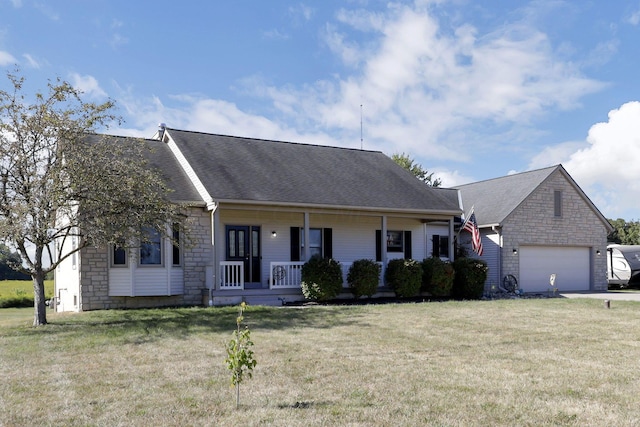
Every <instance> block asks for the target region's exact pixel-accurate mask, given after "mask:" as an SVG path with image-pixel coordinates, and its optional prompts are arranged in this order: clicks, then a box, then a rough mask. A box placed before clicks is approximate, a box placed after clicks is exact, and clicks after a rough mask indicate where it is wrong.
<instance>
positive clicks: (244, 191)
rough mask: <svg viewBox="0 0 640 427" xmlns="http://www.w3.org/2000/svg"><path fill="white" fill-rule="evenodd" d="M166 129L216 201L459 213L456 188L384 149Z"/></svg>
mask: <svg viewBox="0 0 640 427" xmlns="http://www.w3.org/2000/svg"><path fill="white" fill-rule="evenodd" d="M166 134H167V135H168V136H169V137H170V138H171V139H172V140H173V141H174V142H175V143H176V145H177V146H178V148H179V149H180V151H181V152H182V154H183V155H184V157H185V158H186V160H187V161H188V162H189V164H190V165H191V167H192V168H193V170H194V171H195V173H196V175H197V176H198V178H199V179H200V181H201V182H202V184H203V185H204V187H205V188H206V189H207V191H208V192H209V194H210V195H211V196H212V198H213V199H214V200H216V201H236V202H237V201H246V202H247V203H265V204H288V205H291V204H299V205H318V206H335V207H337V208H339V207H349V208H350V209H353V208H354V207H362V208H365V209H372V208H376V209H381V210H384V209H392V210H398V209H400V210H409V211H416V212H425V213H427V212H426V211H431V212H438V213H445V212H446V213H451V214H457V213H459V212H460V207H459V200H458V191H457V190H455V189H442V188H432V187H429V186H427V185H425V184H424V183H422V182H421V181H419V180H418V179H416V178H415V177H414V176H413V175H412V174H410V173H409V172H407V171H406V170H404V169H403V168H401V167H399V166H398V165H397V164H396V163H395V162H394V161H393V160H391V159H390V158H389V157H388V156H386V155H385V154H383V153H382V152H379V151H366V150H357V149H349V148H337V147H328V146H320V145H309V144H300V143H292V142H281V141H270V140H262V139H254V138H242V137H235V136H225V135H215V134H207V133H200V132H191V131H183V130H177V129H166Z"/></svg>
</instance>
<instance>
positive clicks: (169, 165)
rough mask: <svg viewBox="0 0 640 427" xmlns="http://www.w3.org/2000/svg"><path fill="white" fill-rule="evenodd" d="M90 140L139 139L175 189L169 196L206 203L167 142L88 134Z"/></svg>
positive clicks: (115, 140) (113, 141) (151, 159)
mask: <svg viewBox="0 0 640 427" xmlns="http://www.w3.org/2000/svg"><path fill="white" fill-rule="evenodd" d="M87 137H88V138H89V140H92V141H95V142H99V141H103V142H107V141H108V142H110V143H128V144H131V143H133V142H136V141H139V142H144V144H145V146H146V148H148V150H145V151H144V153H145V157H146V159H147V161H148V162H149V165H150V166H151V167H153V168H154V169H157V170H158V171H159V172H160V175H161V176H162V177H163V178H164V180H165V183H166V185H167V186H168V187H169V188H170V189H172V190H173V192H171V193H170V194H169V198H170V199H171V200H172V201H174V202H177V203H185V204H192V205H204V201H203V200H202V197H200V195H199V194H198V192H197V191H196V189H195V187H194V186H193V184H192V183H191V180H190V179H189V177H188V176H187V174H186V173H185V172H184V170H183V169H182V167H181V166H180V164H179V163H178V161H177V160H176V158H175V156H174V155H173V154H172V153H171V150H170V149H169V147H167V145H166V144H164V143H162V142H160V141H158V140H155V139H143V138H134V137H125V136H114V135H98V134H94V135H88V136H87Z"/></svg>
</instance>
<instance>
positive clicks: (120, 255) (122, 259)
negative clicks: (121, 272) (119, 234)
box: [111, 240, 129, 267]
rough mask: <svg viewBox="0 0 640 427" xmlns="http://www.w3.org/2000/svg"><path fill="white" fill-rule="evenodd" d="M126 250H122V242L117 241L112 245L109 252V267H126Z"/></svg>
mask: <svg viewBox="0 0 640 427" xmlns="http://www.w3.org/2000/svg"><path fill="white" fill-rule="evenodd" d="M128 258H129V257H128V256H127V250H126V249H125V248H124V240H121V241H119V242H118V243H117V244H115V245H113V250H112V251H111V265H112V266H114V267H126V265H127V259H128Z"/></svg>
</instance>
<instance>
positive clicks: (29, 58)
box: [22, 53, 40, 68]
mask: <svg viewBox="0 0 640 427" xmlns="http://www.w3.org/2000/svg"><path fill="white" fill-rule="evenodd" d="M22 57H23V58H24V59H26V60H27V65H28V66H29V67H31V68H40V63H39V62H38V61H37V60H36V59H35V58H34V57H33V56H32V55H30V54H28V53H24V54H22Z"/></svg>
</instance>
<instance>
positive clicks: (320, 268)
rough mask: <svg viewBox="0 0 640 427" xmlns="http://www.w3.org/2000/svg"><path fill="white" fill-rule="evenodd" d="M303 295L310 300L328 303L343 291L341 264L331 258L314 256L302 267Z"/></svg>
mask: <svg viewBox="0 0 640 427" xmlns="http://www.w3.org/2000/svg"><path fill="white" fill-rule="evenodd" d="M301 287H302V294H303V295H304V297H305V298H306V299H308V300H312V301H327V300H330V299H333V298H335V297H337V296H338V295H339V294H340V291H341V290H342V269H341V268H340V263H339V262H338V261H336V260H333V259H330V258H322V257H320V256H313V257H311V259H310V260H309V261H307V262H306V263H305V264H304V265H303V266H302V283H301Z"/></svg>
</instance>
